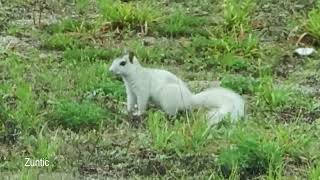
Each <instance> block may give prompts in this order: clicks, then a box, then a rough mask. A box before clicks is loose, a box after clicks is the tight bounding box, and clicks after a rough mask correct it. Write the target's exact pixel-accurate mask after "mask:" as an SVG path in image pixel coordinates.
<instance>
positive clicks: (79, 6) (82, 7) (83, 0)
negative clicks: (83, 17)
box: [75, 0, 90, 14]
mask: <svg viewBox="0 0 320 180" xmlns="http://www.w3.org/2000/svg"><path fill="white" fill-rule="evenodd" d="M75 5H76V10H77V11H78V13H79V14H84V13H85V12H86V8H88V6H89V5H90V1H89V0H78V1H77V2H76V4H75Z"/></svg>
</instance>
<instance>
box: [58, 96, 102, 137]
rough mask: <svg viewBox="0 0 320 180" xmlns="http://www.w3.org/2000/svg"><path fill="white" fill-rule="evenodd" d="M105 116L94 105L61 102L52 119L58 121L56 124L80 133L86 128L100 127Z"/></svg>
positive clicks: (100, 109)
mask: <svg viewBox="0 0 320 180" xmlns="http://www.w3.org/2000/svg"><path fill="white" fill-rule="evenodd" d="M105 115H106V112H105V111H104V110H103V109H102V108H101V107H99V106H97V105H95V104H93V103H89V102H83V103H81V104H79V103H76V102H68V101H61V102H57V105H56V107H55V111H54V113H53V114H52V119H54V120H55V121H56V123H55V124H58V125H62V126H64V127H66V128H71V129H73V130H76V131H79V130H80V129H81V128H84V127H86V128H90V127H95V128H97V127H99V125H100V124H101V123H102V121H103V120H104V117H105Z"/></svg>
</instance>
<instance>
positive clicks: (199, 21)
mask: <svg viewBox="0 0 320 180" xmlns="http://www.w3.org/2000/svg"><path fill="white" fill-rule="evenodd" d="M207 23H208V22H207V20H206V19H203V18H199V17H193V16H189V15H187V14H185V13H184V12H183V11H182V10H179V9H178V10H176V11H174V12H173V13H172V14H171V15H170V16H168V17H167V18H166V19H164V20H163V22H161V23H160V25H159V27H158V31H159V33H160V34H161V35H164V36H169V37H177V36H191V35H203V36H208V35H209V33H208V32H207V31H206V30H205V28H204V25H205V24H207Z"/></svg>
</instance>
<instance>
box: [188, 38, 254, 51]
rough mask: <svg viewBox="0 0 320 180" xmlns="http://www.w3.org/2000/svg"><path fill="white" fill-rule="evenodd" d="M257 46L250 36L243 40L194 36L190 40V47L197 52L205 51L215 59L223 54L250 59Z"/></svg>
mask: <svg viewBox="0 0 320 180" xmlns="http://www.w3.org/2000/svg"><path fill="white" fill-rule="evenodd" d="M258 45H259V41H258V39H257V37H255V36H254V35H252V34H249V35H247V36H246V37H245V38H243V39H238V38H233V37H230V36H224V37H221V38H215V37H212V38H205V37H203V36H196V37H194V38H192V46H193V47H195V48H196V49H198V50H200V49H201V50H207V51H210V52H211V53H212V54H216V57H221V56H222V55H224V54H234V55H239V56H242V57H252V56H254V55H255V52H256V51H257V48H258Z"/></svg>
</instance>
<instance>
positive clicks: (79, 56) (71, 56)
mask: <svg viewBox="0 0 320 180" xmlns="http://www.w3.org/2000/svg"><path fill="white" fill-rule="evenodd" d="M118 54H119V51H117V50H113V49H106V50H104V49H100V48H90V47H86V48H84V49H67V50H66V51H64V53H63V58H64V59H65V60H66V61H69V62H74V63H75V64H76V63H77V62H82V61H85V62H93V61H96V60H112V59H113V58H115V57H116V55H118Z"/></svg>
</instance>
